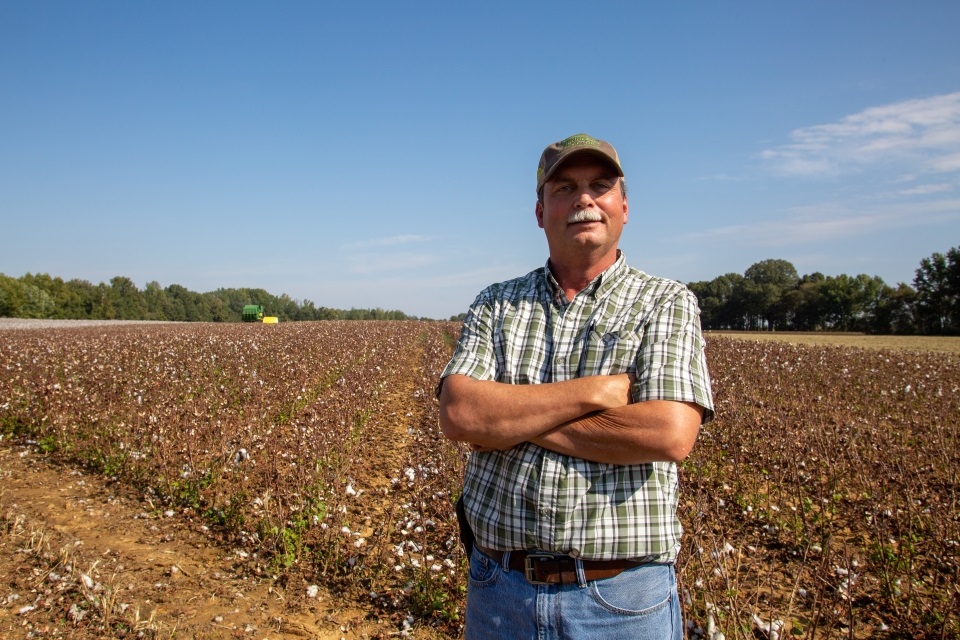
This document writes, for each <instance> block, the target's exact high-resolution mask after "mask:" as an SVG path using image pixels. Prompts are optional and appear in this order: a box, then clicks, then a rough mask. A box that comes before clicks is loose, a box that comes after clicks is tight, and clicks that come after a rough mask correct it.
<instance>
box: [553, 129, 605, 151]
mask: <svg viewBox="0 0 960 640" xmlns="http://www.w3.org/2000/svg"><path fill="white" fill-rule="evenodd" d="M569 147H598V148H599V147H600V141H599V140H597V139H596V138H594V137H593V136H588V135H586V134H584V133H578V134H577V135H575V136H570V137H569V138H567V139H566V140H564V141H563V142H561V143H560V148H562V149H567V148H569Z"/></svg>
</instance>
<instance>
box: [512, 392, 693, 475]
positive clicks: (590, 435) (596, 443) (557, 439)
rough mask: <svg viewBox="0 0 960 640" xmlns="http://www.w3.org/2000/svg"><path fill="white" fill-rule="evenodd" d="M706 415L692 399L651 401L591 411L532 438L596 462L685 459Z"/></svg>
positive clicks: (547, 445) (543, 445)
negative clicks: (683, 400)
mask: <svg viewBox="0 0 960 640" xmlns="http://www.w3.org/2000/svg"><path fill="white" fill-rule="evenodd" d="M702 418H703V408H702V407H700V406H699V405H696V404H694V403H692V402H690V403H688V402H674V401H669V400H650V401H647V402H638V403H636V404H631V405H628V406H624V407H618V408H613V409H609V410H606V411H601V412H596V413H591V414H589V415H586V416H583V417H581V418H577V419H574V420H571V421H569V422H567V423H565V424H562V425H560V426H559V427H556V428H555V429H551V430H550V431H546V432H544V433H542V434H540V435H537V436H534V437H532V438H530V441H531V442H533V443H534V444H537V445H539V446H541V447H543V448H545V449H550V450H551V451H556V452H557V453H562V454H565V455H571V456H576V457H578V458H584V459H586V460H592V461H594V462H606V463H610V464H641V463H646V462H679V461H681V460H683V459H684V458H685V457H686V456H687V455H688V454H689V453H690V451H691V450H692V449H693V444H694V442H695V441H696V439H697V434H698V433H699V431H700V422H701V420H702Z"/></svg>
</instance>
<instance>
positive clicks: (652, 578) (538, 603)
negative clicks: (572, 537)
mask: <svg viewBox="0 0 960 640" xmlns="http://www.w3.org/2000/svg"><path fill="white" fill-rule="evenodd" d="M577 564H578V573H579V574H580V575H582V569H581V568H580V567H579V563H577ZM508 565H509V554H505V555H504V557H503V564H502V565H501V564H499V563H497V561H496V560H494V559H493V558H490V557H489V556H487V555H486V554H484V553H483V552H482V551H480V550H479V549H476V548H474V550H473V555H471V557H470V576H469V580H468V583H467V619H466V635H465V636H464V637H465V640H488V639H489V640H505V639H510V638H516V639H518V640H519V639H521V638H522V639H523V640H561V639H563V640H575V639H591V640H592V639H594V638H601V639H602V640H621V639H622V640H628V639H629V640H638V639H639V640H647V639H649V640H654V639H656V640H662V639H669V640H682V638H683V626H682V624H681V621H680V600H679V598H678V597H677V578H676V575H675V574H674V571H673V565H670V564H647V565H641V566H639V567H636V568H633V569H629V570H627V571H624V572H623V573H621V574H619V575H617V576H614V577H613V578H607V579H605V580H595V581H593V582H585V581H583V580H581V584H579V585H576V584H572V585H542V584H530V583H529V582H527V579H526V577H524V575H523V573H521V572H520V571H511V570H510V569H509V568H508Z"/></svg>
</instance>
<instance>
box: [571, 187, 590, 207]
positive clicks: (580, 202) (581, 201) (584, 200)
mask: <svg viewBox="0 0 960 640" xmlns="http://www.w3.org/2000/svg"><path fill="white" fill-rule="evenodd" d="M592 204H593V198H591V197H590V194H589V193H587V191H586V190H583V191H581V192H580V197H579V198H577V202H576V203H575V206H577V207H578V208H581V209H587V208H589V207H590V206H591V205H592Z"/></svg>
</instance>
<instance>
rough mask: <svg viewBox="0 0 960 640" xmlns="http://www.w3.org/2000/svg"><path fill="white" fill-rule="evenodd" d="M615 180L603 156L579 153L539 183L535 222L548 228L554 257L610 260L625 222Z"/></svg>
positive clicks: (620, 196) (575, 259)
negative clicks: (540, 187)
mask: <svg viewBox="0 0 960 640" xmlns="http://www.w3.org/2000/svg"><path fill="white" fill-rule="evenodd" d="M619 180H620V178H619V176H618V175H617V172H616V171H615V170H614V169H613V167H611V166H610V165H609V164H607V163H606V162H604V161H602V160H600V159H599V158H596V157H593V156H590V155H580V156H576V157H573V158H571V159H569V160H568V161H566V162H565V163H563V164H562V165H561V166H560V168H559V169H558V170H557V172H556V173H554V174H553V176H551V177H550V179H549V180H548V181H547V182H546V183H545V184H544V185H543V199H542V201H540V202H538V203H537V211H536V213H537V223H538V224H539V225H540V227H541V228H542V229H543V230H544V232H545V233H546V236H547V245H548V246H549V248H550V258H551V259H552V260H554V261H564V260H572V261H574V262H575V263H576V262H582V261H583V260H584V259H585V258H587V257H592V258H594V259H595V260H596V261H597V262H600V261H609V263H610V264H612V262H613V260H615V259H616V251H617V244H618V243H619V242H620V234H621V232H622V231H623V225H625V224H626V223H627V200H626V198H624V197H623V193H622V192H621V189H620V184H619ZM611 256H612V259H611Z"/></svg>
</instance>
